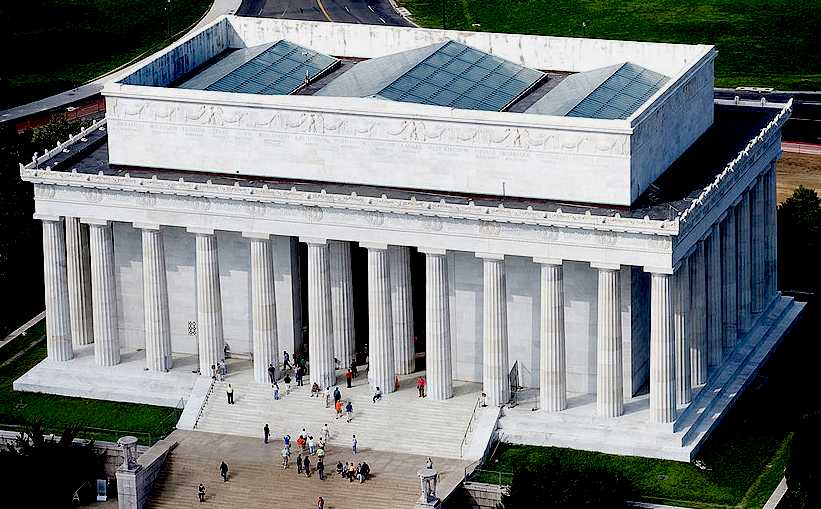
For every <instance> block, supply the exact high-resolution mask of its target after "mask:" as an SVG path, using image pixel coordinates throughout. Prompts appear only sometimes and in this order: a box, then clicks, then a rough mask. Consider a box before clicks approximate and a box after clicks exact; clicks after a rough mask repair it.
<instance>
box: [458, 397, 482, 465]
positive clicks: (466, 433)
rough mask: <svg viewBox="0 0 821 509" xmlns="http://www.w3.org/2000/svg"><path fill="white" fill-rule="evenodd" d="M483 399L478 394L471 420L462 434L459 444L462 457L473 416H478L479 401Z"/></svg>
mask: <svg viewBox="0 0 821 509" xmlns="http://www.w3.org/2000/svg"><path fill="white" fill-rule="evenodd" d="M481 399H482V396H481V395H479V396H477V398H476V403H474V404H473V412H471V413H470V420H469V421H468V425H467V427H466V428H465V434H464V435H462V443H460V444H459V457H460V458H461V457H464V451H463V449H464V447H465V441H466V440H467V438H468V433H470V431H471V430H472V427H473V418H474V417H476V410H477V409H478V408H479V401H481Z"/></svg>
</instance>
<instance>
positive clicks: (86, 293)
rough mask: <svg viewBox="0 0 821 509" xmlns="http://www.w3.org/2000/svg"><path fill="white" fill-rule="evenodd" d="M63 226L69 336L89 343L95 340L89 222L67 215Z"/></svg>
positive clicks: (79, 343) (83, 342)
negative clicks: (64, 232) (69, 319)
mask: <svg viewBox="0 0 821 509" xmlns="http://www.w3.org/2000/svg"><path fill="white" fill-rule="evenodd" d="M65 228H66V269H67V274H68V306H69V310H70V315H71V339H72V341H73V343H74V344H75V345H88V344H90V343H92V342H93V341H94V328H93V322H92V313H93V311H92V308H91V256H90V254H89V250H88V225H86V224H82V223H81V222H80V218H79V217H66V219H65Z"/></svg>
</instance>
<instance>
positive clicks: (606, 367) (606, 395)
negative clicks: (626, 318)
mask: <svg viewBox="0 0 821 509" xmlns="http://www.w3.org/2000/svg"><path fill="white" fill-rule="evenodd" d="M591 266H592V267H593V268H595V269H598V274H599V287H598V306H597V307H598V316H597V325H596V336H597V341H596V343H597V345H596V348H597V353H596V356H597V362H596V365H597V374H596V411H597V413H598V415H599V416H600V417H616V416H619V415H622V414H623V413H624V389H623V387H622V377H623V374H622V348H621V286H620V277H619V276H620V270H619V269H620V268H619V266H618V265H592V264H591Z"/></svg>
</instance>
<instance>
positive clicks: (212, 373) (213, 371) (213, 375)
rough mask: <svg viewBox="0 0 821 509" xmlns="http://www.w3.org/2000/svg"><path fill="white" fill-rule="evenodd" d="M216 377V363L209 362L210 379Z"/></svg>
mask: <svg viewBox="0 0 821 509" xmlns="http://www.w3.org/2000/svg"><path fill="white" fill-rule="evenodd" d="M216 379H217V366H216V364H211V380H216Z"/></svg>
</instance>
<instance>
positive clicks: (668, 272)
mask: <svg viewBox="0 0 821 509" xmlns="http://www.w3.org/2000/svg"><path fill="white" fill-rule="evenodd" d="M644 272H649V273H650V274H659V275H665V276H672V275H673V268H672V267H648V266H645V267H644Z"/></svg>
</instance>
